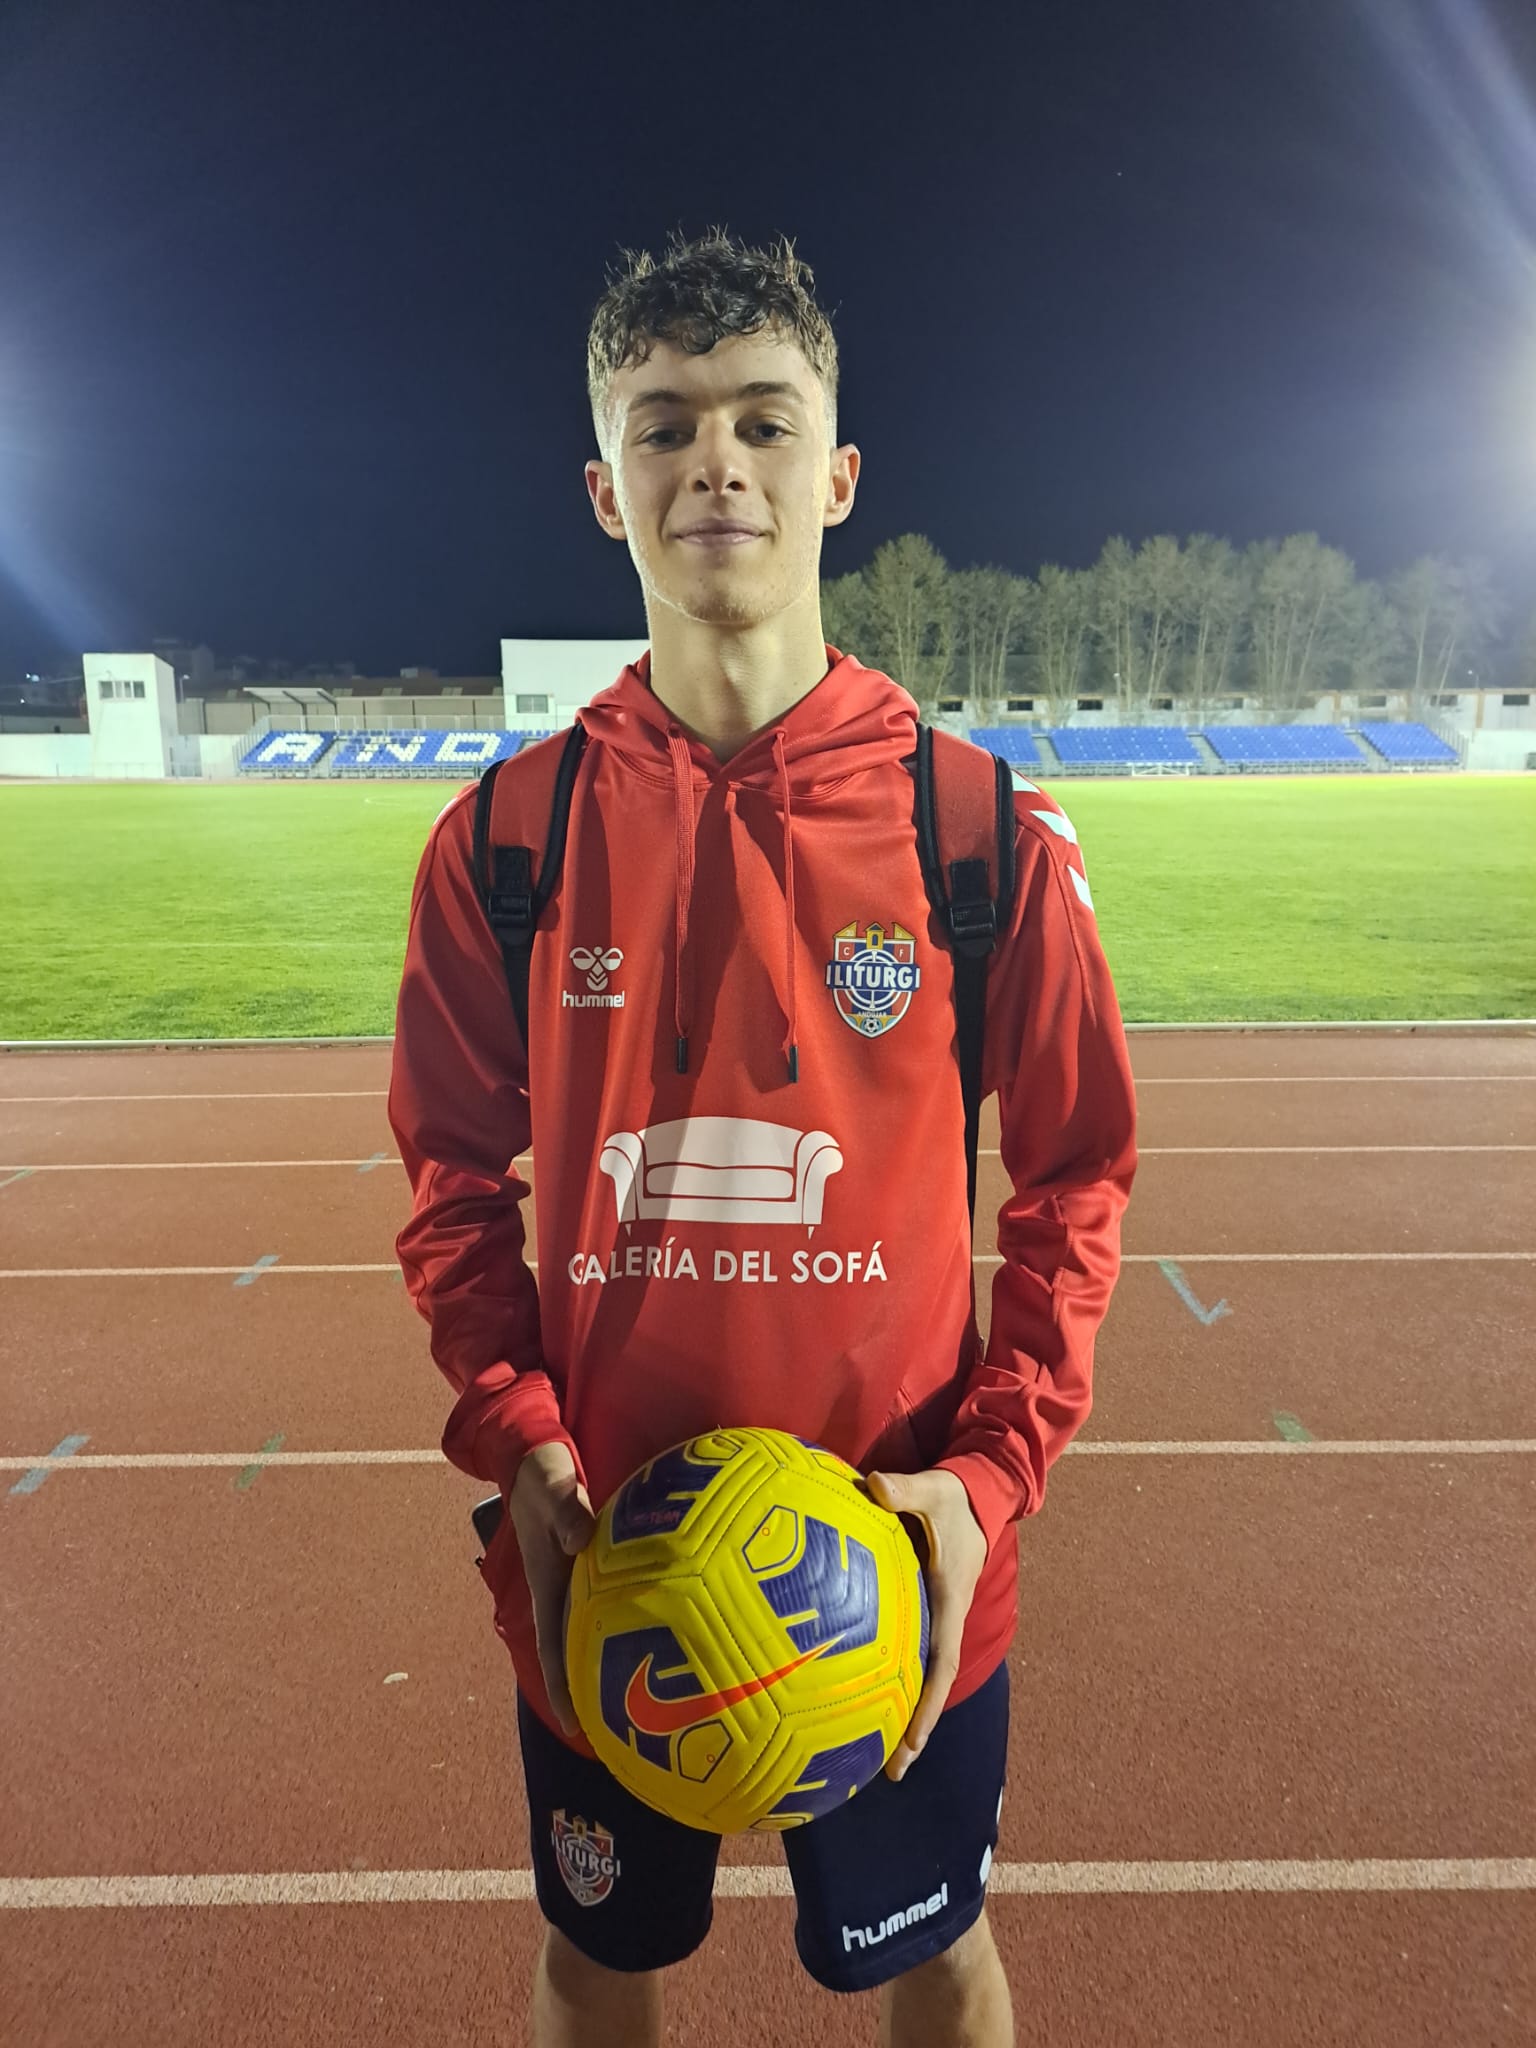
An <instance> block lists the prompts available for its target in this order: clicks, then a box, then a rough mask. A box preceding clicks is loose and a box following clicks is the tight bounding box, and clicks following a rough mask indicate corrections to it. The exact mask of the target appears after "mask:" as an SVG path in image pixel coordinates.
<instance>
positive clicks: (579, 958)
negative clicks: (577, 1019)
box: [560, 946, 624, 1010]
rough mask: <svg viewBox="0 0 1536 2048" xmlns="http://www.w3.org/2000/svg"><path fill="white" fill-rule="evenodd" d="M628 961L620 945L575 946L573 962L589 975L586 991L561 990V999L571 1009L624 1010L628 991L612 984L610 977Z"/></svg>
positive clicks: (580, 971)
mask: <svg viewBox="0 0 1536 2048" xmlns="http://www.w3.org/2000/svg"><path fill="white" fill-rule="evenodd" d="M623 964H624V955H623V954H622V953H621V952H620V951H619V949H618V947H617V946H600V947H598V949H597V950H596V951H595V952H594V951H593V949H592V948H591V947H590V946H573V947H572V948H571V965H572V966H573V967H574V968H575V969H576V971H577V973H578V974H584V975H585V976H586V977H587V991H586V994H585V995H579V996H575V995H572V994H571V991H570V990H569V989H568V988H567V989H562V990H561V991H560V1002H561V1005H562V1007H563V1008H565V1009H567V1010H622V1009H623V1007H624V994H623V991H622V990H620V991H618V992H617V993H615V992H614V991H612V990H611V989H610V988H609V986H608V977H609V976H610V975H612V974H617V973H618V971H619V969H620V968H621V967H622V966H623Z"/></svg>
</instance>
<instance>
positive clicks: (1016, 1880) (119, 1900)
mask: <svg viewBox="0 0 1536 2048" xmlns="http://www.w3.org/2000/svg"><path fill="white" fill-rule="evenodd" d="M988 1884H989V1888H990V1889H991V1890H992V1891H994V1892H1011V1893H1015V1894H1017V1893H1033V1894H1041V1893H1068V1894H1083V1893H1089V1892H1122V1893H1124V1892H1160V1893H1165V1894H1167V1893H1179V1892H1468V1891H1475V1892H1490V1891H1499V1892H1502V1891H1531V1890H1533V1889H1536V1856H1482V1857H1458V1858H1454V1859H1452V1858H1439V1857H1434V1858H1431V1857H1412V1858H1408V1857H1404V1858H1397V1859H1391V1860H1389V1859H1384V1858H1359V1859H1354V1860H1350V1861H1337V1862H1336V1861H1323V1860H1316V1861H1312V1860H1309V1861H1301V1860H1296V1861H1288V1862H1257V1861H1255V1862H1235V1863H1217V1862H1211V1863H994V1864H993V1866H992V1871H991V1875H990V1878H989V1880H988ZM789 1891H790V1882H789V1872H788V1871H787V1870H786V1869H785V1868H784V1866H783V1865H782V1864H780V1863H747V1864H741V1863H738V1864H732V1865H729V1866H727V1867H726V1868H725V1869H723V1870H719V1871H717V1872H716V1875H715V1895H716V1897H717V1898H727V1899H769V1898H784V1897H786V1896H788V1894H789ZM533 1896H534V1890H533V1873H532V1871H531V1870H273V1871H250V1872H246V1871H241V1872H231V1873H228V1874H226V1875H222V1876H210V1877H191V1876H187V1877H179V1876H178V1877H7V1878H0V1909H9V1910H11V1911H13V1912H34V1913H35V1912H40V1911H47V1910H49V1909H58V1908H61V1907H63V1908H70V1907H73V1908H81V1907H103V1906H108V1907H124V1906H141V1907H142V1906H152V1907H161V1908H164V1907H171V1908H173V1909H174V1908H186V1907H189V1906H358V1905H369V1906H373V1905H385V1906H403V1905H416V1904H421V1903H427V1902H433V1903H439V1902H444V1901H447V1902H453V1903H467V1902H483V1901H485V1900H493V1899H516V1900H529V1899H532V1897H533Z"/></svg>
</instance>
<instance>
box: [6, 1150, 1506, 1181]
mask: <svg viewBox="0 0 1536 2048" xmlns="http://www.w3.org/2000/svg"><path fill="white" fill-rule="evenodd" d="M1356 1152H1536V1145H1142V1146H1139V1147H1138V1148H1137V1156H1138V1157H1139V1158H1141V1159H1191V1158H1197V1157H1206V1156H1215V1157H1217V1158H1225V1157H1228V1156H1230V1157H1232V1158H1242V1159H1247V1158H1257V1157H1266V1156H1269V1155H1271V1154H1275V1153H1295V1154H1297V1155H1299V1156H1301V1157H1303V1158H1305V1157H1308V1156H1311V1155H1315V1156H1318V1157H1328V1158H1335V1157H1348V1156H1349V1155H1351V1154H1353V1153H1356ZM976 1156H977V1158H978V1159H998V1158H1000V1157H1001V1156H1002V1155H1001V1153H1000V1151H999V1150H998V1147H997V1146H996V1145H983V1146H982V1147H981V1148H980V1150H979V1151H978V1153H977V1155H976ZM516 1163H528V1164H531V1160H530V1161H528V1162H516ZM399 1164H400V1155H399V1153H398V1152H386V1153H385V1154H384V1155H383V1156H382V1158H381V1157H380V1156H379V1155H378V1154H373V1155H371V1156H370V1157H369V1158H367V1159H93V1160H64V1161H61V1162H59V1163H58V1164H57V1165H53V1166H29V1167H26V1168H25V1169H23V1168H22V1167H20V1166H16V1165H11V1166H0V1173H20V1172H22V1171H25V1172H26V1173H28V1174H37V1173H203V1172H217V1171H220V1170H222V1171H224V1172H226V1173H245V1172H247V1171H248V1170H249V1169H251V1168H252V1167H262V1166H280V1167H284V1168H286V1167H290V1166H398V1165H399Z"/></svg>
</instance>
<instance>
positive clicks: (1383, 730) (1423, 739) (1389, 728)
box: [1359, 723, 1460, 768]
mask: <svg viewBox="0 0 1536 2048" xmlns="http://www.w3.org/2000/svg"><path fill="white" fill-rule="evenodd" d="M1359 730H1360V737H1361V739H1363V740H1364V741H1365V743H1366V745H1367V746H1369V747H1373V748H1374V749H1375V750H1376V752H1377V753H1378V754H1380V756H1381V757H1382V759H1383V760H1384V761H1402V762H1406V763H1408V764H1409V765H1412V766H1417V765H1419V764H1421V763H1422V764H1423V765H1424V766H1426V767H1446V768H1454V767H1455V766H1456V764H1457V762H1458V760H1459V759H1460V756H1459V755H1458V754H1457V752H1456V749H1455V748H1454V747H1449V746H1447V745H1446V743H1445V741H1444V740H1443V739H1441V738H1440V737H1439V736H1438V735H1437V734H1435V733H1432V732H1431V731H1430V729H1429V727H1428V726H1427V725H1417V724H1406V725H1405V724H1401V723H1399V724H1396V725H1387V724H1372V725H1362V726H1361V727H1360V729H1359Z"/></svg>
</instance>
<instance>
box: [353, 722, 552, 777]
mask: <svg viewBox="0 0 1536 2048" xmlns="http://www.w3.org/2000/svg"><path fill="white" fill-rule="evenodd" d="M518 739H519V735H518V734H516V733H510V732H493V731H490V730H486V731H483V732H460V731H451V732H450V731H444V730H442V729H440V728H439V729H433V730H424V731H419V732H352V733H346V734H343V735H342V737H341V738H340V740H339V742H338V744H337V746H336V749H335V751H334V752H333V753H332V755H331V758H330V764H329V765H330V770H331V773H332V774H333V775H367V776H378V775H390V776H396V775H398V776H402V777H408V776H412V775H419V776H427V775H442V776H452V777H454V778H455V779H456V780H457V781H460V782H472V781H474V779H475V778H476V777H477V776H478V775H479V773H480V771H481V769H482V768H487V767H489V766H490V764H491V762H492V761H505V760H507V759H509V758H510V757H511V756H512V755H513V754H515V753H516V752H517V748H518Z"/></svg>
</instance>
